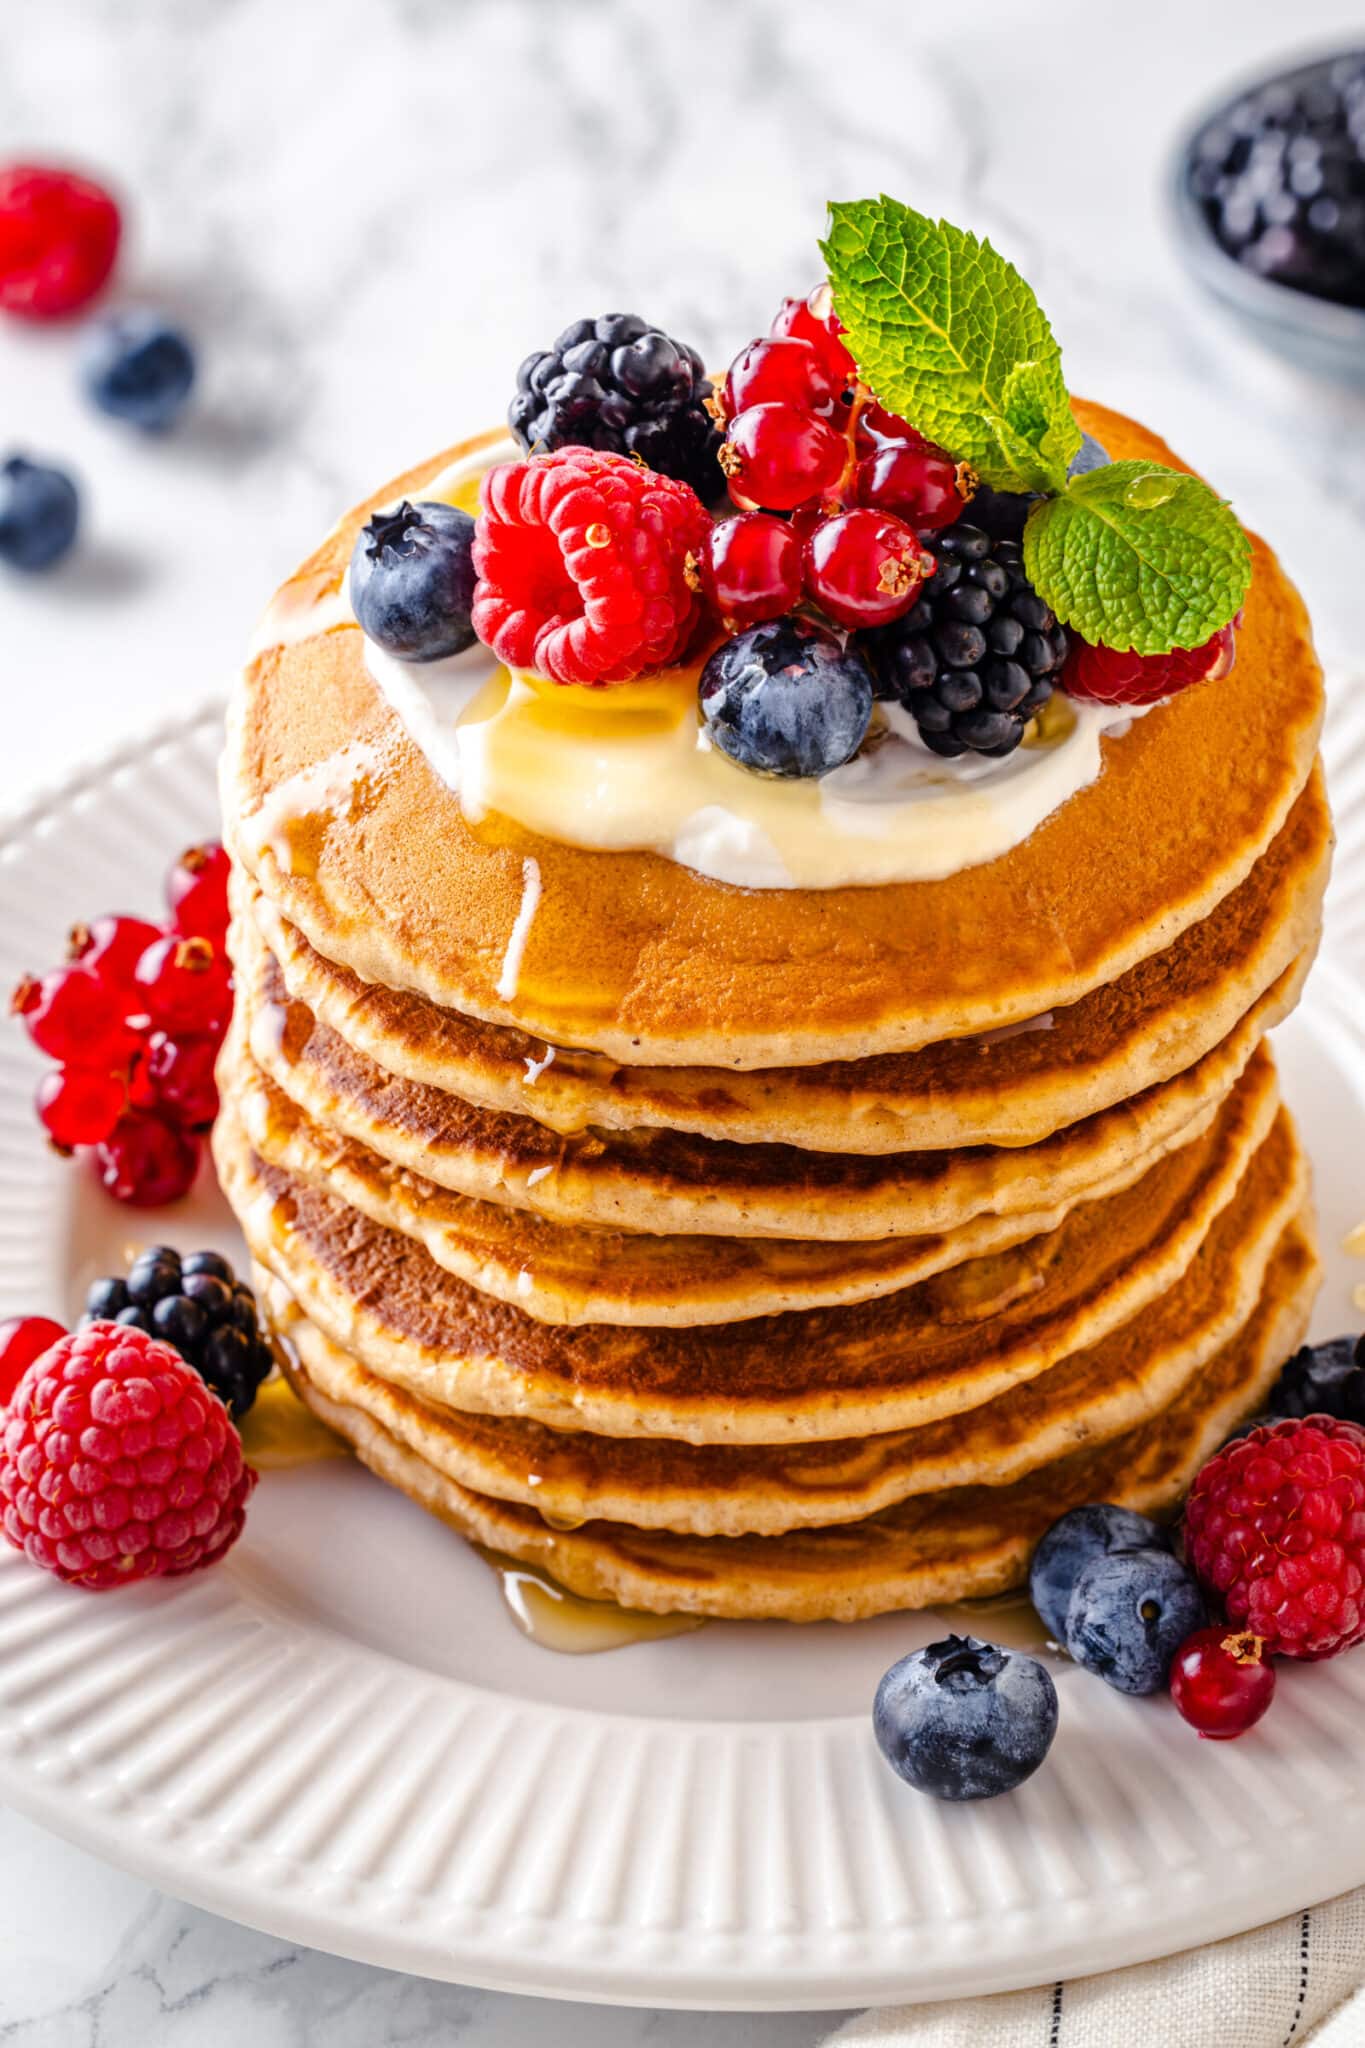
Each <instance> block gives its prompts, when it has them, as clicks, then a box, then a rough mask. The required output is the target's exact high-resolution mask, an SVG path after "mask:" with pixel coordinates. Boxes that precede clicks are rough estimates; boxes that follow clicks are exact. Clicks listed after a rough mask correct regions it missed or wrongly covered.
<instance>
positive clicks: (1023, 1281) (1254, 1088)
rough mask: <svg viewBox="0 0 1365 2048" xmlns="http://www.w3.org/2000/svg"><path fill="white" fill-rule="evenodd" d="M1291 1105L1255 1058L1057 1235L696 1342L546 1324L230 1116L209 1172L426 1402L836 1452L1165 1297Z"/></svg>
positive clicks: (956, 1406) (268, 1241)
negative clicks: (1204, 1115)
mask: <svg viewBox="0 0 1365 2048" xmlns="http://www.w3.org/2000/svg"><path fill="white" fill-rule="evenodd" d="M1275 1101H1276V1092H1275V1077H1274V1067H1273V1063H1272V1062H1271V1059H1270V1055H1269V1053H1268V1051H1266V1050H1265V1048H1260V1049H1258V1051H1257V1053H1256V1055H1255V1057H1254V1058H1253V1060H1252V1062H1251V1063H1250V1066H1249V1068H1248V1071H1247V1074H1246V1076H1245V1078H1244V1079H1243V1081H1242V1082H1241V1083H1239V1085H1238V1087H1237V1088H1236V1089H1235V1090H1234V1091H1233V1093H1232V1094H1231V1096H1230V1097H1229V1100H1228V1102H1227V1104H1226V1105H1225V1106H1224V1108H1223V1110H1222V1112H1221V1113H1220V1114H1219V1115H1218V1117H1217V1118H1216V1119H1215V1121H1214V1124H1213V1126H1212V1127H1211V1129H1210V1130H1209V1132H1208V1133H1207V1134H1206V1135H1205V1137H1204V1138H1202V1139H1197V1140H1194V1141H1192V1143H1191V1144H1190V1145H1189V1146H1188V1147H1184V1148H1181V1149H1180V1150H1178V1151H1176V1152H1174V1153H1172V1154H1171V1155H1170V1156H1169V1157H1168V1158H1167V1159H1165V1160H1163V1161H1161V1162H1159V1164H1158V1165H1157V1166H1156V1167H1154V1168H1153V1169H1152V1171H1150V1172H1149V1173H1148V1174H1147V1175H1145V1176H1144V1177H1143V1179H1142V1180H1141V1181H1139V1182H1137V1183H1135V1184H1134V1186H1133V1187H1132V1188H1130V1189H1128V1190H1126V1191H1125V1192H1124V1193H1122V1194H1118V1195H1115V1196H1112V1197H1110V1198H1109V1199H1108V1200H1107V1201H1104V1202H1093V1203H1083V1204H1081V1205H1080V1206H1078V1207H1077V1208H1075V1209H1073V1210H1072V1212H1071V1214H1070V1215H1069V1216H1068V1217H1067V1218H1066V1220H1065V1222H1064V1223H1063V1224H1062V1225H1061V1227H1060V1228H1059V1229H1058V1230H1056V1231H1054V1232H1052V1233H1050V1234H1049V1235H1048V1236H1046V1237H1041V1238H1036V1239H1033V1240H1032V1241H1031V1242H1030V1244H1029V1245H1027V1246H1023V1247H1017V1248H1015V1249H1014V1250H1012V1251H1009V1252H1005V1253H1001V1254H998V1255H996V1256H995V1257H992V1258H990V1259H984V1260H982V1259H979V1260H974V1261H971V1262H969V1263H968V1264H966V1265H962V1266H957V1267H954V1268H952V1269H951V1270H950V1271H948V1272H946V1273H942V1274H939V1275H937V1276H936V1277H934V1278H933V1279H930V1280H927V1281H924V1282H921V1283H920V1284H919V1285H917V1286H914V1287H909V1288H905V1289H902V1290H900V1291H899V1292H897V1293H895V1294H890V1295H885V1296H882V1297H881V1298H880V1299H877V1300H873V1301H867V1302H861V1303H857V1304H854V1305H851V1306H844V1307H837V1308H824V1309H813V1310H810V1311H807V1312H805V1313H802V1314H788V1315H780V1316H764V1317H759V1318H755V1319H752V1320H747V1321H742V1322H734V1323H725V1324H718V1325H709V1326H707V1327H706V1328H705V1329H703V1330H700V1331H693V1330H689V1329H674V1328H666V1329H654V1328H648V1329H637V1328H629V1327H625V1326H619V1325H609V1324H590V1325H586V1326H581V1327H577V1328H568V1329H565V1328H553V1327H551V1326H547V1325H545V1324H543V1323H539V1322H537V1321H536V1320H535V1319H534V1318H532V1317H530V1316H527V1315H524V1314H523V1313H522V1312H521V1311H520V1310H518V1309H516V1308H513V1307H510V1306H508V1305H507V1304H506V1303H503V1302H499V1301H495V1300H494V1299H493V1298H492V1297H490V1296H488V1295H485V1294H481V1293H479V1292H478V1290H476V1289H474V1288H471V1287H469V1286H468V1285H467V1284H466V1283H464V1282H463V1281H460V1280H457V1279H456V1278H455V1277H454V1276H453V1275H451V1274H449V1273H447V1272H444V1271H443V1270H442V1269H441V1268H440V1267H438V1266H437V1265H436V1264H435V1263H434V1261H433V1260H432V1259H431V1258H430V1257H429V1256H428V1255H427V1253H426V1252H425V1251H424V1250H422V1249H421V1247H420V1246H418V1245H417V1244H415V1243H414V1242H412V1241H411V1240H410V1239H408V1238H405V1237H402V1236H400V1235H399V1234H397V1233H396V1232H393V1231H386V1230H381V1229H379V1228H377V1227H376V1226H374V1225H373V1224H370V1223H368V1222H366V1220H365V1219H364V1218H362V1217H361V1216H359V1215H358V1214H357V1212H356V1211H355V1210H353V1209H351V1208H349V1207H348V1206H347V1205H346V1204H345V1203H344V1202H341V1201H338V1200H337V1199H336V1198H335V1197H334V1196H331V1195H328V1194H325V1193H323V1192H322V1191H321V1190H319V1189H317V1188H313V1187H309V1186H308V1185H307V1184H306V1183H304V1182H302V1181H301V1180H299V1179H297V1178H296V1177H295V1176H293V1175H290V1174H288V1173H285V1172H283V1171H281V1170H280V1169H279V1168H276V1167H269V1166H267V1165H265V1163H264V1162H263V1161H261V1160H260V1159H259V1158H257V1157H256V1156H255V1155H254V1154H253V1153H252V1152H251V1149H250V1147H249V1145H248V1144H247V1143H246V1141H245V1139H244V1138H243V1136H242V1134H241V1130H240V1126H239V1125H238V1124H237V1123H236V1121H235V1119H234V1118H233V1116H232V1114H231V1112H230V1111H228V1112H226V1113H225V1114H224V1115H223V1116H221V1117H220V1118H219V1121H218V1125H217V1127H216V1129H215V1132H214V1156H215V1160H216V1163H217V1166H218V1170H219V1176H220V1179H221V1180H222V1182H223V1185H224V1188H225V1190H226V1192H227V1194H228V1197H229V1200H230V1201H231V1202H232V1205H233V1208H234V1209H235V1211H236V1213H237V1216H238V1218H239V1220H240V1222H241V1224H242V1227H243V1230H244V1233H245V1235H246V1239H247V1243H248V1245H249V1247H250V1249H251V1251H252V1254H253V1256H254V1257H255V1258H256V1259H257V1261H258V1262H259V1263H260V1264H262V1265H264V1266H266V1267H268V1268H269V1270H270V1271H271V1272H273V1273H274V1274H275V1275H276V1276H277V1277H278V1278H279V1280H280V1281H281V1282H282V1283H283V1285H284V1286H285V1287H286V1288H287V1289H288V1291H289V1292H290V1294H291V1295H293V1297H294V1298H295V1300H296V1301H298V1303H299V1304H300V1306H301V1307H302V1308H303V1309H304V1311H305V1313H306V1314H307V1315H308V1317H309V1318H310V1320H312V1321H313V1322H315V1323H317V1324H318V1326H319V1327H320V1328H321V1329H322V1330H323V1332H324V1333H325V1335H327V1336H328V1337H329V1338H330V1339H331V1340H332V1341H333V1342H334V1343H336V1344H339V1345H340V1346H341V1347H342V1348H343V1349H346V1350H349V1351H352V1352H354V1353H355V1354H356V1356H357V1357H358V1358H359V1359H360V1360H361V1361H362V1362H363V1363H364V1364H365V1365H367V1366H368V1367H369V1368H370V1369H371V1371H373V1372H374V1373H376V1374H377V1375H378V1376H379V1377H380V1378H382V1379H385V1380H389V1381H391V1382H394V1383H395V1384H398V1385H400V1386H402V1387H404V1388H406V1390H407V1391H408V1392H410V1393H413V1394H416V1395H417V1396H418V1397H419V1398H420V1399H423V1400H426V1401H428V1402H429V1403H431V1404H433V1405H436V1406H440V1407H448V1408H458V1409H464V1410H472V1411H476V1412H489V1413H494V1414H503V1415H523V1416H528V1417H530V1418H532V1419H534V1420H536V1421H539V1422H543V1423H546V1424H548V1425H549V1426H550V1427H552V1428H569V1429H573V1428H577V1429H588V1430H591V1431H595V1432H600V1433H602V1434H606V1435H618V1436H640V1435H656V1436H669V1437H676V1438H679V1439H682V1440H684V1441H687V1442H692V1443H726V1442H749V1443H753V1442H759V1443H777V1442H800V1441H812V1440H821V1441H829V1440H831V1439H836V1438H840V1437H852V1436H862V1435H864V1434H869V1433H876V1432H878V1431H883V1430H891V1429H900V1428H914V1427H918V1426H919V1425H921V1424H923V1423H927V1422H930V1421H934V1420H936V1419H938V1418H939V1417H941V1416H945V1415H953V1414H959V1413H961V1412H962V1411H963V1410H965V1409H969V1408H972V1407H975V1406H977V1405H979V1404H980V1403H981V1402H984V1401H989V1400H992V1399H994V1398H995V1397H997V1396H998V1395H1000V1394H1003V1393H1005V1392H1007V1391H1008V1390H1009V1389H1010V1388H1011V1387H1014V1386H1016V1385H1018V1384H1019V1383H1020V1382H1021V1381H1023V1380H1026V1379H1029V1378H1032V1377H1034V1376H1035V1375H1037V1374H1038V1373H1042V1372H1046V1371H1047V1369H1048V1368H1049V1367H1050V1366H1054V1365H1056V1364H1057V1363H1058V1362H1059V1361H1060V1360H1061V1359H1063V1358H1065V1357H1067V1356H1068V1355H1069V1354H1070V1353H1072V1352H1074V1351H1077V1350H1080V1349H1082V1348H1084V1347H1086V1346H1088V1345H1090V1344H1093V1343H1096V1342H1098V1341H1099V1340H1100V1339H1101V1338H1102V1337H1103V1336H1104V1335H1106V1334H1107V1333H1108V1332H1109V1331H1110V1330H1112V1329H1115V1328H1117V1327H1118V1326H1119V1325H1120V1324H1121V1323H1123V1322H1124V1321H1126V1320H1127V1319H1128V1318H1129V1317H1131V1316H1133V1315H1135V1314H1137V1313H1139V1312H1140V1311H1141V1310H1142V1309H1144V1308H1145V1307H1147V1306H1148V1305H1149V1304H1150V1303H1152V1302H1153V1301H1155V1300H1156V1299H1157V1298H1158V1297H1159V1296H1160V1295H1161V1294H1162V1293H1164V1292H1165V1291H1166V1289H1167V1288H1169V1287H1171V1286H1173V1285H1174V1284H1175V1282H1176V1281H1177V1280H1178V1279H1179V1278H1180V1276H1181V1275H1182V1274H1183V1273H1184V1272H1185V1271H1186V1270H1187V1268H1188V1267H1189V1265H1190V1263H1191V1262H1192V1260H1193V1259H1194V1257H1195V1255H1196V1253H1197V1251H1198V1249H1199V1246H1200V1244H1201V1243H1202V1242H1203V1239H1204V1237H1205V1236H1206V1235H1207V1233H1208V1231H1209V1229H1210V1228H1211V1227H1212V1225H1213V1223H1214V1220H1215V1219H1216V1217H1217V1216H1218V1215H1219V1214H1220V1213H1221V1211H1222V1210H1223V1209H1224V1208H1226V1206H1227V1204H1228V1203H1229V1202H1230V1201H1231V1200H1232V1197H1233V1195H1234V1194H1235V1192H1236V1189H1237V1186H1238V1184H1239V1182H1240V1180H1241V1178H1242V1175H1243V1173H1244V1171H1245V1170H1246V1168H1247V1165H1248V1161H1249V1160H1250V1159H1251V1156H1252V1154H1253V1153H1254V1152H1256V1149H1257V1147H1258V1145H1260V1143H1261V1139H1262V1136H1263V1134H1264V1132H1265V1130H1266V1127H1267V1125H1268V1123H1269V1122H1270V1119H1271V1117H1272V1116H1273V1114H1274V1107H1275ZM1262 1150H1263V1152H1264V1154H1265V1158H1264V1166H1265V1170H1267V1171H1274V1172H1277V1173H1278V1174H1279V1175H1280V1176H1281V1177H1288V1176H1289V1175H1290V1174H1291V1173H1292V1172H1293V1171H1294V1170H1295V1168H1294V1160H1295V1156H1296V1154H1295V1146H1294V1140H1293V1137H1292V1132H1291V1130H1290V1127H1289V1125H1288V1122H1287V1119H1281V1120H1280V1121H1279V1122H1277V1123H1276V1125H1275V1128H1274V1130H1273V1131H1272V1132H1271V1135H1270V1137H1269V1138H1268V1139H1267V1140H1266V1145H1265V1147H1263V1148H1262Z"/></svg>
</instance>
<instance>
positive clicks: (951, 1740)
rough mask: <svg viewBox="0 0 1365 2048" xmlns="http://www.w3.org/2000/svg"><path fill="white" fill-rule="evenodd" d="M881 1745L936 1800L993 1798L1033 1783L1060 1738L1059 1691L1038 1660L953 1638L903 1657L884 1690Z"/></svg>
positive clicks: (910, 1781) (896, 1767)
mask: <svg viewBox="0 0 1365 2048" xmlns="http://www.w3.org/2000/svg"><path fill="white" fill-rule="evenodd" d="M872 1726H873V1730H874V1732H875V1734H876V1737H877V1744H878V1747H879V1748H880V1750H881V1752H882V1755H883V1756H884V1757H885V1758H886V1760H887V1762H888V1763H889V1764H890V1766H891V1768H892V1770H893V1771H895V1772H896V1773H897V1774H898V1775H899V1776H900V1777H902V1778H904V1779H905V1782H906V1783H907V1785H913V1786H914V1788H915V1790H916V1791H917V1792H928V1793H930V1794H931V1795H932V1796H933V1797H934V1798H935V1799H994V1798H995V1796H996V1794H997V1793H1000V1792H1012V1791H1013V1790H1014V1788H1015V1786H1016V1785H1022V1784H1023V1782H1024V1780H1025V1778H1029V1777H1032V1775H1033V1773H1034V1772H1035V1771H1036V1770H1037V1768H1038V1766H1039V1764H1040V1763H1041V1762H1042V1761H1043V1758H1044V1757H1045V1756H1046V1755H1047V1753H1048V1750H1049V1749H1050V1748H1051V1747H1052V1738H1053V1736H1054V1735H1055V1734H1056V1733H1057V1688H1056V1686H1055V1685H1054V1684H1053V1683H1052V1679H1051V1676H1050V1675H1049V1673H1048V1672H1047V1671H1046V1670H1045V1669H1044V1667H1043V1666H1042V1665H1041V1664H1040V1663H1039V1662H1038V1661H1037V1659H1036V1658H1034V1657H1023V1656H1020V1655H1019V1654H1018V1653H1017V1652H1016V1651H1013V1650H998V1649H996V1647H995V1645H994V1644H993V1643H980V1642H978V1641H977V1640H976V1638H975V1637H974V1636H949V1637H948V1638H947V1639H946V1641H944V1642H941V1643H930V1644H929V1645H928V1647H927V1648H926V1649H923V1650H915V1651H912V1653H911V1654H910V1656H908V1657H902V1659H901V1661H900V1663H899V1664H893V1665H892V1667H891V1669H890V1670H889V1671H888V1672H887V1674H886V1676H885V1677H884V1678H883V1680H882V1682H881V1684H880V1685H879V1686H878V1687H877V1698H876V1703H875V1705H874V1706H873V1709H872Z"/></svg>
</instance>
